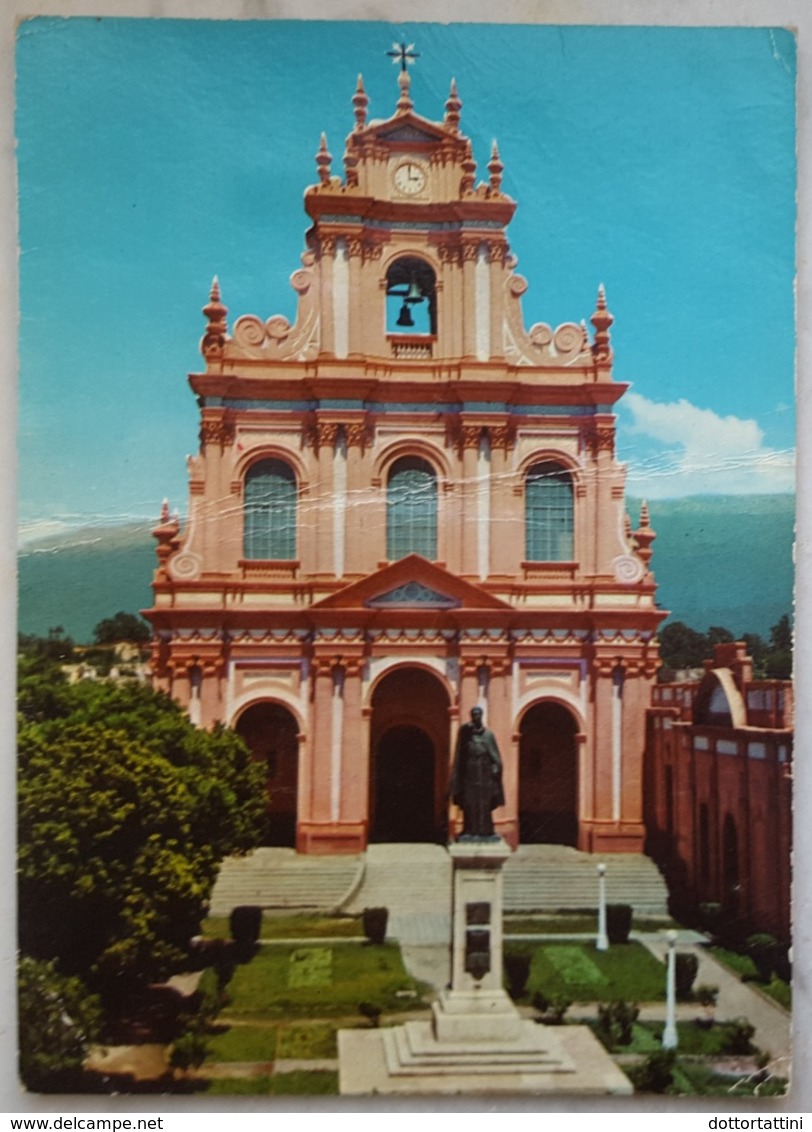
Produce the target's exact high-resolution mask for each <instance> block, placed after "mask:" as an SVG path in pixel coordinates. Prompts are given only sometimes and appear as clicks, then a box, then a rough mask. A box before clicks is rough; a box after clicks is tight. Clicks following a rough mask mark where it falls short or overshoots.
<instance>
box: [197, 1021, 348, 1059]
mask: <svg viewBox="0 0 812 1132" xmlns="http://www.w3.org/2000/svg"><path fill="white" fill-rule="evenodd" d="M324 1057H338V1043H337V1040H336V1028H335V1026H334V1025H331V1023H329V1022H296V1023H292V1024H291V1025H286V1024H285V1023H281V1022H280V1023H271V1025H269V1026H260V1025H258V1024H256V1023H246V1024H243V1023H237V1024H236V1025H231V1026H229V1028H228V1029H227V1030H226V1031H225V1032H223V1033H221V1034H216V1035H215V1036H214V1037H213V1038H211V1039H210V1040H209V1052H208V1055H207V1057H206V1061H208V1062H214V1061H274V1060H276V1058H297V1059H301V1060H303V1061H307V1060H312V1059H313V1058H324Z"/></svg>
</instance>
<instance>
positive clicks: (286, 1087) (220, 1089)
mask: <svg viewBox="0 0 812 1132" xmlns="http://www.w3.org/2000/svg"><path fill="white" fill-rule="evenodd" d="M206 1092H207V1093H210V1094H211V1093H214V1094H215V1095H220V1096H232V1097H233V1096H239V1095H241V1096H266V1095H268V1094H272V1095H274V1096H281V1097H296V1096H313V1097H323V1096H337V1095H338V1074H337V1073H332V1072H329V1071H326V1070H313V1071H307V1070H297V1071H296V1072H295V1073H275V1074H274V1075H273V1076H272V1077H242V1078H240V1077H227V1078H223V1077H218V1078H216V1079H215V1080H214V1081H210V1082H209V1084H208V1087H207V1089H206Z"/></svg>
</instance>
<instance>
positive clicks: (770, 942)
mask: <svg viewBox="0 0 812 1132" xmlns="http://www.w3.org/2000/svg"><path fill="white" fill-rule="evenodd" d="M746 947H747V954H748V955H749V956H750V958H751V959H752V960H753V962H754V963H755V965H756V970H757V971H758V975H759V978H760V979H761V981H762V982H764V983H768V982H769V981H770V977H771V975H772V973H773V971H774V970H775V967H776V962H777V960H778V956H779V952H780V946H779V943H778V940H777V939H776V938H775V936H774V935H770V934H769V932H757V933H756V934H755V935H751V936H748V937H747V943H746Z"/></svg>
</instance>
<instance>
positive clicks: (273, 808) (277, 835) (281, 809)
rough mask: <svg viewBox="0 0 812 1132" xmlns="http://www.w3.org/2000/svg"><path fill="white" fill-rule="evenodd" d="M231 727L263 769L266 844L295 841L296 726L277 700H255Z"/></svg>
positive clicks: (297, 772)
mask: <svg viewBox="0 0 812 1132" xmlns="http://www.w3.org/2000/svg"><path fill="white" fill-rule="evenodd" d="M235 730H236V731H237V733H238V734H239V735H241V736H242V738H243V739H244V740H245V742H246V743H247V744H248V746H249V748H250V749H251V752H252V754H253V756H254V758H255V759H257V760H258V761H260V762H263V763H264V764H265V769H266V773H267V778H266V782H267V805H268V832H267V835H266V840H265V844H266V845H295V844H296V805H297V781H298V775H299V739H298V734H299V727H298V724H297V722H296V719H295V717H294V716H293V714H292V712H290V711H289V710H288V709H287V708H286V707H283V706H282V705H281V704H274V703H259V704H252V705H251V706H250V707H248V708H246V709H245V711H244V712H243V713H242V715H241V716H240V717H239V719H238V720H237V723H236V728H235Z"/></svg>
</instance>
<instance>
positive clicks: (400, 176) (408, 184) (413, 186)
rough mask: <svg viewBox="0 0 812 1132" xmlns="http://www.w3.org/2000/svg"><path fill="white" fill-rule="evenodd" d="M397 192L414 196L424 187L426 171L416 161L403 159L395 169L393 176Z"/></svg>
mask: <svg viewBox="0 0 812 1132" xmlns="http://www.w3.org/2000/svg"><path fill="white" fill-rule="evenodd" d="M393 180H394V182H395V188H396V189H397V190H398V192H401V193H406V195H407V196H414V194H415V193H419V192H422V190H423V189H424V188H425V187H426V173H425V171H424V169H423V167H422V166H421V165H418V164H417V162H416V161H404V162H402V163H401V164H400V165H398V167H397V169H395V175H394V178H393Z"/></svg>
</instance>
